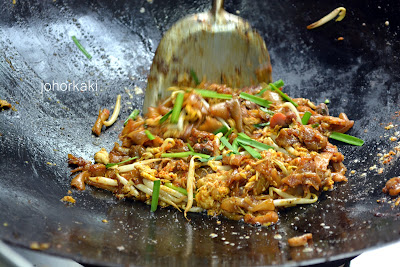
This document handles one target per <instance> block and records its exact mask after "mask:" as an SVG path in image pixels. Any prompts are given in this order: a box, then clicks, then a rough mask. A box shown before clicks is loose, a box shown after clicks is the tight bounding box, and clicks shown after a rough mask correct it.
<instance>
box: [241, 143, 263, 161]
mask: <svg viewBox="0 0 400 267" xmlns="http://www.w3.org/2000/svg"><path fill="white" fill-rule="evenodd" d="M240 146H241V147H243V148H244V149H245V150H246V151H247V152H249V154H250V155H251V156H252V157H253V158H257V159H261V154H260V153H258V152H257V151H255V150H254V149H253V148H251V147H250V146H246V145H243V144H240Z"/></svg>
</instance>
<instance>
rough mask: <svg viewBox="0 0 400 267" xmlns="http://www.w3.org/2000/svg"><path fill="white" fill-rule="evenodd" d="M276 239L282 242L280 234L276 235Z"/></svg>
mask: <svg viewBox="0 0 400 267" xmlns="http://www.w3.org/2000/svg"><path fill="white" fill-rule="evenodd" d="M274 239H276V240H280V239H282V236H281V235H280V234H276V235H274Z"/></svg>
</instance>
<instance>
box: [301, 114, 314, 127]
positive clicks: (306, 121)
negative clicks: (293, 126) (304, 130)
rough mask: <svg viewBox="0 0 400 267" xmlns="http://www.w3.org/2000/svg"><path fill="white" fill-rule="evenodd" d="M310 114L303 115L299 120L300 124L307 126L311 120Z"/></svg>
mask: <svg viewBox="0 0 400 267" xmlns="http://www.w3.org/2000/svg"><path fill="white" fill-rule="evenodd" d="M311 115H312V114H311V112H310V111H306V112H305V113H304V115H303V118H301V123H302V124H303V125H307V124H308V120H309V119H310V118H311Z"/></svg>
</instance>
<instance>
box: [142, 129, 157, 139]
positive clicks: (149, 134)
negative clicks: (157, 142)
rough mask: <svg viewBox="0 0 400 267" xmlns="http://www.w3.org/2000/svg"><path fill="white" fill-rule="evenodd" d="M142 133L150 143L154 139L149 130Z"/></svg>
mask: <svg viewBox="0 0 400 267" xmlns="http://www.w3.org/2000/svg"><path fill="white" fill-rule="evenodd" d="M144 133H145V134H146V136H147V138H149V139H150V141H151V140H154V139H156V138H155V137H154V135H153V134H152V133H151V132H150V131H149V130H144Z"/></svg>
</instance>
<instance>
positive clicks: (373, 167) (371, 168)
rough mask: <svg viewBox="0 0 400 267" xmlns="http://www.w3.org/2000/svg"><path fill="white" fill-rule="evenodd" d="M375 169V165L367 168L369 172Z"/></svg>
mask: <svg viewBox="0 0 400 267" xmlns="http://www.w3.org/2000/svg"><path fill="white" fill-rule="evenodd" d="M376 168H377V167H376V165H374V166H371V167H369V170H370V171H372V170H375V169H376Z"/></svg>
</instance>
